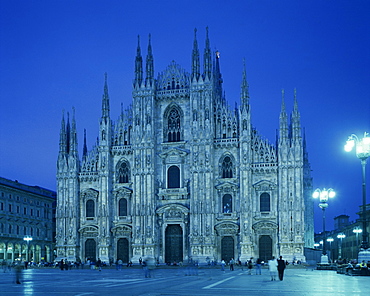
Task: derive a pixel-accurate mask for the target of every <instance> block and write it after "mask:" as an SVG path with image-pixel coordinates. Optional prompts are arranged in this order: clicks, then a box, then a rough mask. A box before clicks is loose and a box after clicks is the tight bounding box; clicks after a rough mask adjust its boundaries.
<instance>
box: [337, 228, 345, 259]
mask: <svg viewBox="0 0 370 296" xmlns="http://www.w3.org/2000/svg"><path fill="white" fill-rule="evenodd" d="M345 237H346V235H345V234H344V233H339V234H338V235H337V238H339V239H340V245H339V254H338V257H342V240H343V239H344V238H345Z"/></svg>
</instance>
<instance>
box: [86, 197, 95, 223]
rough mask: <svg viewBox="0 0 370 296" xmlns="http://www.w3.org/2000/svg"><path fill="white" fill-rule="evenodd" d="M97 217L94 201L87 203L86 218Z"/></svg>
mask: <svg viewBox="0 0 370 296" xmlns="http://www.w3.org/2000/svg"><path fill="white" fill-rule="evenodd" d="M93 217H95V202H94V201H93V200H92V199H89V200H88V201H86V218H93Z"/></svg>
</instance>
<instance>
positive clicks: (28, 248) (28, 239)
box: [23, 235, 33, 262]
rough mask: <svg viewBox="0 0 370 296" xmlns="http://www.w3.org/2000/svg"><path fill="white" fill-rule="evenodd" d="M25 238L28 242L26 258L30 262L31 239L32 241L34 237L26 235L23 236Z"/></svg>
mask: <svg viewBox="0 0 370 296" xmlns="http://www.w3.org/2000/svg"><path fill="white" fill-rule="evenodd" d="M23 240H24V241H26V242H27V256H26V257H27V258H26V260H27V262H29V261H30V241H32V240H33V238H32V237H31V236H29V235H26V236H25V237H24V238H23Z"/></svg>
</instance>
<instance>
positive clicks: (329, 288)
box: [0, 266, 370, 296]
mask: <svg viewBox="0 0 370 296" xmlns="http://www.w3.org/2000/svg"><path fill="white" fill-rule="evenodd" d="M253 271H254V270H253ZM0 277H1V280H0V294H1V295H4V296H8V295H10V296H16V295H30V296H31V295H35V296H41V295H48V296H49V295H50V296H52V295H63V296H72V295H73V296H89V295H90V296H94V295H110V296H113V295H130V296H131V295H145V296H159V295H166V296H173V295H233V296H234V295H235V296H239V295H260V296H264V295H296V296H313V295H315V296H316V295H317V296H319V295H320V296H322V295H333V296H342V295H343V296H348V295H351V296H356V295H369V291H370V277H361V276H353V277H351V276H346V275H340V274H337V273H336V272H335V271H326V270H306V269H304V268H295V267H291V268H288V269H287V270H286V272H285V276H284V280H283V281H279V280H278V281H271V280H270V275H269V271H268V270H267V269H263V270H262V275H255V274H254V273H253V274H252V275H248V272H247V271H246V270H245V269H244V270H242V269H236V270H235V271H229V270H226V271H225V272H222V271H221V270H220V268H219V267H212V268H208V267H204V268H199V269H197V270H189V269H187V268H185V267H162V268H161V267H159V268H157V269H156V270H154V272H153V274H152V277H150V278H145V277H144V271H143V270H142V269H141V268H140V267H138V266H136V267H132V268H126V267H125V268H123V269H122V270H121V271H117V270H116V269H113V268H105V269H103V270H102V271H98V270H90V269H87V268H86V269H83V270H81V269H72V270H68V271H61V270H60V269H57V268H35V269H28V270H24V271H23V274H22V284H20V285H17V284H16V283H15V274H14V273H13V272H8V271H7V272H5V273H3V272H2V271H1V274H0Z"/></svg>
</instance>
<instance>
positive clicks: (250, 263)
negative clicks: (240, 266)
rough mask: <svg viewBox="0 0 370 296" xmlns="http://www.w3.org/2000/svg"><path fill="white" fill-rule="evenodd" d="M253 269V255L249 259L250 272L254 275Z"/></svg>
mask: <svg viewBox="0 0 370 296" xmlns="http://www.w3.org/2000/svg"><path fill="white" fill-rule="evenodd" d="M252 269H253V257H251V258H250V259H249V261H248V274H249V275H252Z"/></svg>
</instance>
